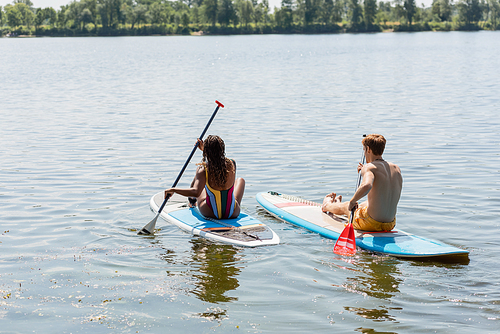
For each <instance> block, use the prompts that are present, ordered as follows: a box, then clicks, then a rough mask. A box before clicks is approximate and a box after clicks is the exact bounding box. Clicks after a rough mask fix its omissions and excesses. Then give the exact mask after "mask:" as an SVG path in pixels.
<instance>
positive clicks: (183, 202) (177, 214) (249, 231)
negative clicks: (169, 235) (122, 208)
mask: <svg viewBox="0 0 500 334" xmlns="http://www.w3.org/2000/svg"><path fill="white" fill-rule="evenodd" d="M163 200H164V192H163V191H162V192H159V193H157V194H155V195H154V196H153V197H151V200H150V203H149V204H150V206H151V209H152V210H153V211H154V212H155V213H157V212H158V210H159V208H160V206H161V205H162V203H163ZM160 217H161V218H163V219H164V220H166V221H167V222H169V223H172V224H174V225H176V226H178V227H179V228H180V229H182V230H184V231H186V232H188V233H191V234H192V235H198V236H200V237H203V238H206V239H210V240H213V241H219V242H223V243H226V244H232V245H237V246H245V247H257V246H268V245H277V244H279V242H280V239H279V237H278V235H277V234H276V233H275V232H274V231H273V230H271V229H270V228H269V227H268V226H267V225H265V224H264V223H262V222H261V221H260V220H257V219H256V218H253V217H251V216H249V215H247V214H246V213H244V212H241V213H240V215H239V216H238V217H237V218H234V219H220V220H219V219H213V218H205V217H204V216H202V215H201V214H200V212H199V210H198V208H196V207H194V208H190V207H189V205H188V200H187V198H186V197H183V196H180V195H178V194H174V195H173V196H172V197H171V198H170V199H169V201H168V202H167V204H166V205H165V207H164V208H163V210H162V211H161V214H160Z"/></svg>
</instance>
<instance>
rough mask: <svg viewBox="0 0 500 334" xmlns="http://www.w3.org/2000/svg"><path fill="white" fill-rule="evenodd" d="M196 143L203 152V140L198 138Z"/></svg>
mask: <svg viewBox="0 0 500 334" xmlns="http://www.w3.org/2000/svg"><path fill="white" fill-rule="evenodd" d="M196 143H197V144H198V148H199V149H200V150H201V151H202V152H203V148H204V144H203V140H201V139H200V138H198V140H197V141H196Z"/></svg>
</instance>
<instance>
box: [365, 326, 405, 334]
mask: <svg viewBox="0 0 500 334" xmlns="http://www.w3.org/2000/svg"><path fill="white" fill-rule="evenodd" d="M356 332H360V333H363V334H396V332H379V331H376V330H374V329H371V328H363V327H360V328H357V329H356Z"/></svg>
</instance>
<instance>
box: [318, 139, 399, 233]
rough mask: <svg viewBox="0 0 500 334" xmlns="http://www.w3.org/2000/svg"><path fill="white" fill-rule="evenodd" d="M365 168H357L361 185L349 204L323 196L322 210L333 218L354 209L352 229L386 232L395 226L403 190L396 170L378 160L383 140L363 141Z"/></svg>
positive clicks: (332, 196) (335, 196)
mask: <svg viewBox="0 0 500 334" xmlns="http://www.w3.org/2000/svg"><path fill="white" fill-rule="evenodd" d="M362 143H363V150H364V154H365V158H366V162H367V163H366V164H365V165H363V164H361V163H360V164H359V165H358V172H360V173H361V177H362V178H363V182H361V184H360V186H359V188H358V189H357V190H356V192H355V193H354V195H353V196H352V198H351V200H350V201H349V202H342V196H338V197H337V194H335V193H331V194H328V195H326V197H325V199H324V201H323V206H322V210H323V211H324V212H331V213H333V214H337V215H346V216H349V214H350V213H351V210H352V209H353V208H356V212H355V214H354V219H353V223H352V225H353V227H354V228H355V229H358V230H363V231H390V230H392V229H393V228H394V226H396V211H397V206H398V202H399V198H400V196H401V189H402V188H403V177H402V176H401V170H400V169H399V167H398V166H397V165H395V164H393V163H391V162H388V161H385V160H384V159H383V158H382V154H383V153H384V149H385V143H386V140H385V138H384V137H383V136H382V135H377V134H372V135H368V136H366V137H365V138H363V141H362ZM366 195H368V198H367V201H366V202H363V203H361V204H360V205H359V206H358V201H359V200H360V199H361V198H363V197H364V196H366Z"/></svg>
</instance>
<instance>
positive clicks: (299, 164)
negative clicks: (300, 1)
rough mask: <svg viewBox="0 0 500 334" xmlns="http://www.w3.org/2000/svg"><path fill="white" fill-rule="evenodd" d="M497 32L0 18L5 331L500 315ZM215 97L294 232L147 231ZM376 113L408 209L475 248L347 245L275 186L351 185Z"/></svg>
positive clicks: (257, 329) (368, 327)
mask: <svg viewBox="0 0 500 334" xmlns="http://www.w3.org/2000/svg"><path fill="white" fill-rule="evenodd" d="M499 54H500V32H474V33H470V32H448V33H409V34H406V33H388V34H382V33H381V34H358V35H354V34H352V35H308V36H304V35H267V36H203V37H140V38H134V37H123V38H51V39H48V38H36V39H35V38H32V39H7V38H3V39H0V97H1V99H0V100H1V101H0V154H1V163H0V229H1V230H0V232H1V235H0V250H1V251H0V332H2V333H27V332H32V331H33V332H39V333H52V332H59V333H90V332H92V333H118V332H121V333H143V332H151V333H165V332H172V333H181V332H182V333H188V332H191V333H212V332H216V333H305V332H315V333H332V332H341V333H348V332H349V333H352V332H361V333H430V332H437V333H457V332H459V333H498V328H500V236H499V226H500V220H499V218H498V217H499V213H500V209H499V207H500V178H499V172H500V168H499V165H500V153H499V152H500V139H499V136H498V134H499V130H500V116H499V109H500V80H499V77H500V58H499V57H498V55H499ZM216 99H217V100H219V101H221V102H222V103H224V104H225V106H226V107H225V108H224V109H221V110H220V111H219V113H218V115H217V117H216V118H215V120H214V122H213V124H212V126H211V128H210V129H209V131H208V134H218V135H220V136H221V137H222V138H223V139H224V140H225V141H226V147H227V154H228V156H229V157H231V158H234V159H235V160H236V161H237V162H238V175H239V176H242V177H244V178H245V179H246V182H247V187H246V192H245V196H244V199H243V209H244V210H245V211H246V212H247V213H249V214H251V215H252V216H254V217H256V218H258V219H260V220H262V221H263V222H265V223H266V224H268V225H269V226H270V227H271V228H272V229H274V230H275V231H276V232H277V233H278V234H279V236H280V237H281V244H280V245H278V246H272V247H262V248H254V249H243V248H238V247H234V246H230V245H221V244H217V243H213V242H209V241H206V240H204V239H199V238H196V237H192V236H191V235H189V234H186V233H184V232H182V231H181V230H179V229H178V228H177V227H175V226H173V225H170V224H167V223H166V222H164V221H163V220H159V221H158V224H157V227H158V228H159V230H158V231H157V232H156V233H155V235H154V236H153V237H141V236H138V235H136V232H137V229H139V228H141V227H142V226H144V225H145V224H146V223H148V222H149V221H150V220H151V219H152V218H153V217H154V214H153V213H152V212H151V211H150V208H149V199H150V197H151V196H152V195H154V194H155V193H156V192H158V191H161V190H162V189H164V188H167V187H170V186H171V184H172V183H173V182H174V180H175V178H176V176H177V174H178V172H179V171H180V169H181V167H182V165H183V164H184V161H185V160H186V159H187V157H188V155H189V152H190V151H191V149H192V145H193V144H194V142H195V140H196V138H197V137H198V136H199V135H200V133H201V131H202V130H203V128H204V126H205V124H206V123H207V121H208V119H209V117H210V115H211V114H212V112H213V110H214V109H215V107H216V105H215V103H214V101H215V100H216ZM366 133H381V134H383V135H384V136H385V137H386V138H387V140H388V143H387V147H386V153H385V154H384V157H385V158H386V159H387V160H390V161H393V162H395V163H397V164H398V165H399V166H400V167H401V169H402V172H403V177H404V189H403V194H402V198H401V202H400V206H399V211H398V225H397V226H398V228H400V229H403V230H405V231H408V232H412V233H415V234H418V235H421V236H424V237H428V238H432V239H437V240H440V241H443V242H446V243H448V244H451V245H454V246H456V247H459V248H462V249H466V250H469V251H470V256H469V259H470V262H469V263H439V262H422V261H411V260H402V259H396V258H392V257H388V256H382V255H377V254H372V253H369V252H366V251H362V250H358V253H357V254H356V256H355V257H353V258H345V257H341V256H338V255H336V254H334V253H333V252H332V250H333V246H334V243H335V242H334V241H332V240H329V239H326V238H323V237H321V236H319V235H317V234H314V233H309V232H307V231H305V230H303V229H301V228H298V227H294V226H291V225H289V224H286V223H283V222H280V221H278V220H276V219H274V218H272V217H271V216H269V215H268V214H266V213H265V212H264V210H263V209H262V208H260V207H259V205H258V204H257V202H256V200H255V195H256V194H257V193H258V192H261V191H269V190H273V191H279V192H282V193H286V194H290V195H295V196H301V197H303V198H306V199H309V200H315V201H321V200H322V198H323V196H324V195H325V194H327V193H329V192H331V191H337V192H338V193H339V194H342V195H344V196H345V197H349V196H351V195H352V194H353V192H354V187H355V184H356V177H357V176H356V166H357V163H358V161H359V160H360V157H361V144H360V140H361V137H362V135H363V134H366ZM200 159H201V155H200V153H197V154H196V155H195V157H194V158H193V160H192V161H191V163H190V165H189V167H188V169H187V170H186V172H185V174H184V176H183V178H182V179H181V183H180V185H181V186H186V185H188V184H189V182H190V181H191V178H192V175H193V174H194V170H195V163H196V162H199V161H200Z"/></svg>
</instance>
